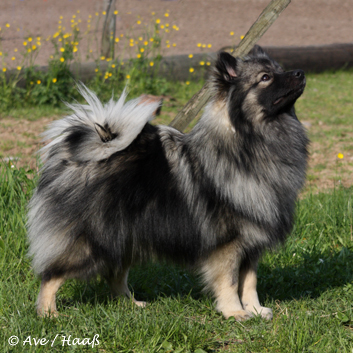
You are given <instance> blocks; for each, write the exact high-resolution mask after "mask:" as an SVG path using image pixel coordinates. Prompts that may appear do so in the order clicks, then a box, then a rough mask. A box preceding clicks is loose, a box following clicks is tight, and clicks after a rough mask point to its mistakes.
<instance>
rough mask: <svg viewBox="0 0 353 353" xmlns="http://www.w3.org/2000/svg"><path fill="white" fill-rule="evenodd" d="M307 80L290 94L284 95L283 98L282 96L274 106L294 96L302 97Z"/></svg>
mask: <svg viewBox="0 0 353 353" xmlns="http://www.w3.org/2000/svg"><path fill="white" fill-rule="evenodd" d="M305 84H306V80H305V78H304V80H303V81H302V82H301V83H300V84H299V85H298V86H297V87H295V88H294V89H292V90H290V91H289V92H288V93H286V94H284V95H283V96H280V97H279V98H277V99H276V100H275V101H274V102H273V105H277V104H279V103H281V102H282V101H283V100H285V99H286V98H288V97H291V96H294V97H295V98H298V97H300V95H301V94H302V93H303V91H304V88H305Z"/></svg>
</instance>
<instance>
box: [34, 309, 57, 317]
mask: <svg viewBox="0 0 353 353" xmlns="http://www.w3.org/2000/svg"><path fill="white" fill-rule="evenodd" d="M37 315H38V316H39V317H50V318H56V317H58V316H59V312H58V311H56V310H44V309H42V308H37Z"/></svg>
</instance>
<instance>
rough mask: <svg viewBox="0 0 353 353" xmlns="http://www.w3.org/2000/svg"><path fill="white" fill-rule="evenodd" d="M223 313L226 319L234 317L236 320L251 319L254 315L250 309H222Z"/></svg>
mask: <svg viewBox="0 0 353 353" xmlns="http://www.w3.org/2000/svg"><path fill="white" fill-rule="evenodd" d="M222 314H223V316H224V317H225V318H226V319H228V318H230V317H234V319H235V320H236V321H245V320H249V319H251V318H252V317H253V316H254V315H253V314H252V313H251V312H250V311H246V310H237V311H222Z"/></svg>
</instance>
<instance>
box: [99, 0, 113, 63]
mask: <svg viewBox="0 0 353 353" xmlns="http://www.w3.org/2000/svg"><path fill="white" fill-rule="evenodd" d="M115 2H116V0H104V3H103V9H104V11H105V12H106V14H105V21H104V26H103V34H102V45H101V55H102V56H105V57H106V58H111V59H113V58H114V43H115V26H116V15H115V14H114V11H115Z"/></svg>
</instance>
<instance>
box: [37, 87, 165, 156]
mask: <svg viewBox="0 0 353 353" xmlns="http://www.w3.org/2000/svg"><path fill="white" fill-rule="evenodd" d="M78 90H79V92H80V94H81V95H82V96H83V98H84V99H85V100H86V102H87V104H68V103H66V105H67V106H68V107H69V108H70V109H72V111H73V113H72V114H71V115H69V116H67V117H65V118H64V119H61V120H57V121H54V122H53V123H52V124H51V125H50V126H49V129H48V130H47V131H46V132H45V133H44V134H43V141H50V142H49V143H48V144H47V145H46V146H45V147H43V148H42V149H41V150H40V154H41V158H42V160H43V161H44V162H45V161H46V160H48V158H51V156H54V155H57V154H58V153H59V154H61V153H64V154H65V158H68V159H72V160H75V161H82V162H86V161H99V160H102V159H106V158H108V157H109V156H111V155H112V154H113V153H115V152H118V151H122V150H123V149H125V148H126V147H128V146H129V145H130V144H131V143H132V141H133V140H134V139H135V138H136V137H137V136H138V134H139V133H140V132H141V130H142V129H143V127H144V126H145V125H146V123H147V122H148V121H150V120H152V119H153V118H154V113H155V112H156V111H157V110H158V109H159V107H160V105H161V101H151V100H148V99H147V100H146V99H144V98H141V97H140V98H136V99H133V100H131V101H129V102H127V103H125V99H126V96H127V93H126V89H125V90H124V91H123V93H122V94H121V96H120V98H119V100H118V101H114V100H113V99H111V100H110V101H109V102H108V103H106V104H102V103H101V101H100V100H99V99H98V97H97V96H96V95H95V94H94V93H93V92H92V91H91V90H89V89H88V88H87V87H86V86H85V85H84V84H83V83H80V84H79V85H78Z"/></svg>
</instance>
